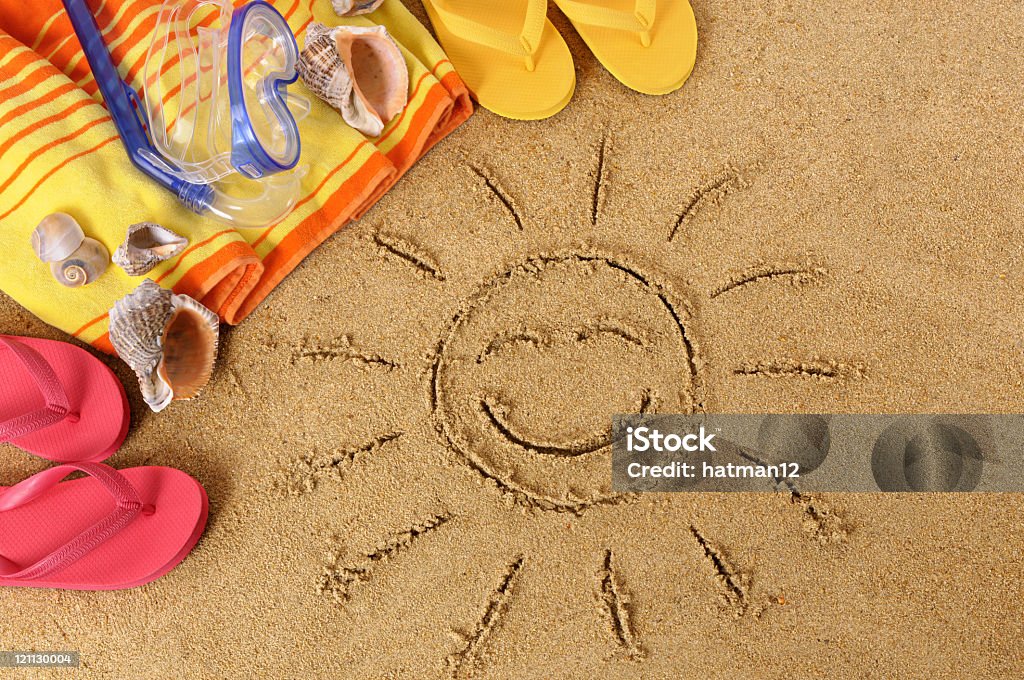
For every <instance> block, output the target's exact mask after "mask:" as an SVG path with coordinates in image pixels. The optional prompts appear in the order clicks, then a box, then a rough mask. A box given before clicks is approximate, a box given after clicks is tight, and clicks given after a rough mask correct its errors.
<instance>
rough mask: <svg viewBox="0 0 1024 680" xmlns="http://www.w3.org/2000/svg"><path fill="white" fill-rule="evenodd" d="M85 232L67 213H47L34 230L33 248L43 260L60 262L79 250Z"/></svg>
mask: <svg viewBox="0 0 1024 680" xmlns="http://www.w3.org/2000/svg"><path fill="white" fill-rule="evenodd" d="M84 240H85V232H84V231H82V227H81V226H79V224H78V222H76V221H75V218H74V217H72V216H71V215H68V214H67V213H62V212H57V213H53V214H52V215H47V216H46V217H44V218H43V219H42V221H41V222H40V223H39V225H38V226H37V227H36V228H35V230H34V231H33V232H32V250H34V251H35V252H36V257H38V258H39V259H40V260H42V261H43V262H60V261H61V260H63V259H64V258H66V257H67V256H69V255H71V253H73V252H75V251H76V250H78V247H79V246H80V245H82V241H84Z"/></svg>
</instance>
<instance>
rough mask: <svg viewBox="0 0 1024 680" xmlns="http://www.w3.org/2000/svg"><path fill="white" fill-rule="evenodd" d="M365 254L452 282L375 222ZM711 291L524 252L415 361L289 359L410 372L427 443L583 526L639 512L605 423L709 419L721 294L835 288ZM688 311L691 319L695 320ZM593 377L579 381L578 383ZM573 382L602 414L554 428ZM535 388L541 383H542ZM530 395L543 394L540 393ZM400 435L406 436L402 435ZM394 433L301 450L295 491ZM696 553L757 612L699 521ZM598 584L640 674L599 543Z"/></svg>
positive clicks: (813, 530)
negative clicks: (711, 347)
mask: <svg viewBox="0 0 1024 680" xmlns="http://www.w3.org/2000/svg"><path fill="white" fill-rule="evenodd" d="M613 153H614V147H613V145H612V139H611V136H610V135H608V134H605V136H604V137H603V138H602V139H601V140H600V142H599V144H598V151H597V154H596V158H595V172H594V178H595V179H594V184H593V187H592V191H591V193H590V195H589V196H588V197H587V200H588V203H589V210H588V217H589V221H590V223H591V226H592V227H597V226H599V225H600V224H601V223H602V220H603V219H604V214H605V212H606V211H607V210H608V205H609V194H610V185H611V183H612V179H613V177H612V171H611V168H612V155H613ZM467 168H468V172H467V173H466V178H467V181H475V182H478V183H482V185H483V187H484V188H485V189H486V192H487V193H486V194H484V195H485V196H486V200H489V201H492V202H494V203H495V205H496V206H497V207H498V208H500V210H501V212H502V213H503V214H504V216H505V218H506V219H507V221H508V226H509V231H510V233H511V234H512V235H515V234H522V233H525V232H529V231H530V229H531V222H530V220H529V219H527V218H526V217H525V216H524V215H526V214H527V213H524V211H523V210H522V207H521V204H520V202H519V201H518V199H517V198H516V197H515V195H514V194H513V192H510V191H508V190H507V189H506V188H505V187H504V186H503V183H502V181H501V179H500V177H499V176H498V175H497V174H496V173H495V172H492V171H491V170H490V169H489V168H487V167H486V166H484V165H482V164H478V163H474V162H467ZM756 169H757V167H756V166H745V167H739V166H732V165H730V166H728V167H726V168H724V169H723V170H721V171H720V172H719V173H717V174H716V175H715V176H713V177H711V178H710V179H708V180H707V181H705V182H703V183H702V184H700V185H699V186H698V187H697V188H695V189H694V190H693V191H692V193H691V194H690V196H689V198H687V199H686V200H685V202H684V204H683V205H682V206H681V208H680V211H679V212H678V213H677V214H676V215H675V216H674V217H673V218H672V220H671V222H670V223H669V224H667V228H666V230H665V231H663V232H662V237H661V238H662V239H663V241H662V243H661V244H660V245H661V246H669V247H671V245H672V244H674V243H675V244H678V243H680V242H681V241H682V240H684V239H685V238H686V235H687V234H688V233H689V232H690V230H692V229H695V228H696V227H698V226H699V225H701V224H702V222H701V219H702V216H703V215H704V214H705V213H707V212H709V211H712V210H714V209H715V208H716V207H717V206H718V205H719V204H720V203H721V202H722V201H724V200H726V199H727V198H728V197H729V196H731V195H733V194H735V193H736V192H739V191H743V190H746V189H749V188H750V187H751V186H753V184H754V180H753V175H754V172H755V171H756ZM366 240H367V243H369V244H370V246H371V247H372V248H373V249H375V250H376V251H377V253H378V255H380V256H381V257H383V258H384V259H386V260H388V261H389V262H392V263H393V266H395V267H404V268H407V269H410V270H412V271H414V272H415V273H416V274H417V275H418V276H420V277H421V278H422V279H423V280H424V282H425V283H429V284H430V285H431V286H447V285H455V284H454V283H453V282H452V279H451V277H449V276H448V275H447V273H446V272H445V267H444V263H443V260H442V259H439V258H438V257H437V256H436V255H435V254H434V253H433V252H431V249H430V248H426V247H423V246H421V245H419V244H416V243H412V242H409V241H408V240H406V239H405V238H403V237H400V236H398V235H396V234H393V233H391V232H390V231H388V230H387V229H386V228H380V229H378V230H377V231H375V233H373V234H372V235H371V236H369V237H368V238H367V239H366ZM720 280H721V281H723V282H722V283H721V284H720V285H718V286H715V287H713V288H711V289H710V290H706V291H704V292H701V291H694V290H684V289H681V288H680V287H679V286H678V285H676V284H673V283H672V277H671V276H670V275H668V274H666V273H663V272H659V271H656V270H653V269H650V267H649V265H643V264H640V263H637V262H634V261H633V260H632V259H631V258H630V257H629V256H627V255H625V254H623V253H620V252H609V251H602V250H600V249H596V248H595V249H591V248H582V247H580V248H574V249H565V248H555V249H552V250H551V251H549V252H535V253H534V254H533V255H530V256H528V257H526V258H524V259H523V260H522V261H520V262H519V263H518V264H515V265H514V266H511V267H508V266H503V267H500V268H499V269H498V271H495V272H494V273H493V274H492V275H491V276H489V277H487V278H486V279H485V280H483V281H482V282H481V283H479V284H478V285H477V286H476V288H475V290H472V291H471V292H469V293H468V294H466V295H465V296H464V297H462V302H461V304H459V305H458V307H457V309H456V311H455V312H454V314H452V315H451V317H450V318H448V319H447V320H445V321H444V322H443V323H442V324H441V330H440V333H439V336H438V339H437V342H436V344H435V345H434V348H433V351H432V353H431V355H430V356H429V357H428V358H427V360H426V365H425V366H426V367H425V369H424V368H423V367H415V366H412V365H408V364H406V363H403V362H402V361H398V360H394V359H391V358H388V357H387V356H386V353H383V352H376V351H373V350H368V349H366V348H361V347H356V346H355V345H354V344H353V343H352V342H351V341H350V339H349V337H348V336H340V337H339V338H338V339H336V340H335V341H332V342H330V343H328V344H326V345H313V344H310V343H309V342H308V341H307V342H304V343H303V345H302V346H301V347H298V348H296V351H295V353H294V355H293V359H292V361H293V363H295V362H299V361H309V362H316V363H323V364H326V363H330V362H334V361H344V362H349V363H354V364H356V365H358V366H360V367H362V368H364V369H366V370H378V371H388V372H390V371H406V370H410V369H415V370H420V371H422V374H423V375H424V376H425V377H424V380H425V382H426V385H425V390H426V394H427V395H428V399H429V409H430V413H431V416H430V419H431V422H430V426H432V430H433V432H434V439H435V440H436V441H438V442H439V443H440V444H441V446H442V447H443V448H444V449H445V450H447V451H450V452H451V453H452V454H453V456H454V458H455V459H457V460H458V461H460V462H461V463H462V464H464V465H465V466H467V467H468V468H469V469H470V470H472V471H473V472H474V473H475V474H477V475H479V476H480V477H482V478H483V480H484V482H485V483H486V484H487V485H489V486H490V487H491V488H492V489H493V490H494V492H495V493H499V494H503V495H505V496H506V497H508V498H510V499H511V502H512V503H513V504H514V505H517V506H519V507H520V508H522V509H526V510H527V511H536V512H540V513H569V514H570V515H576V516H579V517H582V516H584V515H585V514H586V513H587V512H589V511H590V510H592V509H595V508H599V507H605V508H612V506H616V505H620V504H629V503H634V502H636V501H637V500H638V497H637V496H636V495H634V494H621V493H615V492H613V491H612V489H611V479H610V477H611V475H610V474H609V469H610V456H611V453H610V449H611V443H612V442H611V434H610V430H611V428H610V416H611V415H612V414H614V413H659V412H660V413H699V412H705V411H707V410H709V403H710V402H711V401H712V399H713V396H714V395H713V390H711V389H710V388H709V386H708V378H707V373H708V364H707V361H706V360H705V358H704V355H703V353H702V351H701V347H702V344H703V343H704V342H707V340H706V339H705V338H703V337H702V335H701V324H700V316H699V315H700V314H707V313H708V311H709V310H711V311H712V312H713V306H714V305H715V304H716V302H717V300H719V299H720V298H725V297H728V296H734V295H742V294H743V292H744V291H745V290H747V289H750V288H753V287H760V286H783V285H788V286H792V287H795V288H796V289H797V292H799V291H800V290H802V289H803V288H806V287H809V286H819V285H822V284H824V283H826V282H827V281H828V280H829V271H828V268H827V267H826V266H823V265H821V264H818V263H813V262H800V261H785V262H758V263H753V264H751V265H750V266H748V267H746V268H744V269H742V270H740V271H736V272H725V273H723V275H722V276H721V277H720ZM698 310H699V312H698ZM594 347H600V348H602V350H603V351H605V352H608V353H611V354H612V355H613V356H614V357H615V359H616V365H618V366H628V367H629V370H628V371H626V370H624V371H621V372H620V373H619V374H617V375H615V376H611V377H609V376H597V375H590V374H587V371H588V364H587V362H586V361H585V360H584V359H585V355H586V352H587V351H588V350H591V349H593V348H594ZM726 369H727V370H726V374H727V375H730V376H734V377H735V379H742V380H758V379H781V380H802V379H815V380H820V381H825V382H827V383H829V384H835V383H843V382H845V381H848V380H857V379H863V378H864V377H866V375H867V369H866V367H865V366H864V364H862V363H860V362H858V361H856V360H854V359H836V358H827V357H821V356H817V355H812V356H806V357H797V356H782V357H754V358H746V359H743V358H738V359H737V360H736V362H735V365H733V366H729V367H726ZM581 373H583V374H587V375H586V377H587V382H586V383H581V382H580V381H579V380H577V378H578V376H579V375H580V374H581ZM581 384H584V385H593V389H594V390H596V392H595V394H598V397H599V398H598V401H599V402H600V403H603V404H605V406H604V407H603V408H602V409H601V412H599V413H594V414H591V416H590V417H578V418H574V419H569V420H570V421H571V422H569V423H567V424H565V425H564V426H561V427H560V426H558V425H557V423H558V422H559V421H560V420H561V419H562V418H561V416H562V413H563V409H561V408H560V404H562V403H565V402H566V401H572V400H573V399H575V398H576V397H577V392H576V391H578V390H580V389H582V388H581ZM541 388H543V389H541ZM538 393H542V394H543V395H544V396H543V397H538V396H537V395H538ZM403 429H404V428H403ZM399 437H400V433H395V432H384V433H381V434H380V435H379V437H377V438H376V439H374V440H372V441H370V442H362V443H357V444H354V445H352V446H345V447H342V448H340V449H338V450H337V451H335V452H330V453H326V454H315V455H309V456H306V457H305V458H304V459H302V460H301V461H300V462H299V464H297V465H296V466H293V469H292V470H291V472H290V474H291V475H292V479H291V482H290V485H291V487H292V488H293V489H298V492H299V493H305V492H308V491H311V490H312V489H314V488H315V487H316V485H317V482H318V481H319V480H320V479H321V478H323V477H325V476H328V475H330V476H334V477H340V476H342V475H341V471H342V470H344V469H347V468H348V467H351V466H352V465H355V464H358V462H359V461H360V460H362V459H364V458H366V457H368V456H377V455H391V453H390V452H391V450H392V447H395V446H400V441H399ZM787 491H788V494H789V497H790V500H791V501H792V505H793V506H794V507H795V508H797V509H798V511H799V512H801V513H803V518H804V525H805V529H806V530H807V533H809V534H811V535H812V536H813V537H814V538H816V539H817V540H818V541H819V542H821V543H822V544H828V543H832V542H836V541H839V540H841V538H842V536H844V535H845V528H844V527H843V526H842V520H841V518H839V517H838V516H836V515H835V514H834V513H831V512H830V511H829V509H828V508H827V507H826V506H825V505H824V503H823V502H822V501H821V500H820V499H818V498H812V497H810V496H808V495H806V494H802V493H801V492H800V490H799V489H798V488H797V487H796V486H795V485H793V484H788V485H787ZM457 523H458V517H457V516H456V515H453V514H449V513H442V514H437V515H433V516H430V517H427V518H424V519H423V520H422V521H421V522H419V523H418V524H416V525H415V526H412V527H409V528H408V530H406V531H402V532H399V533H397V534H394V535H392V536H390V537H389V538H387V539H385V540H383V541H382V542H381V544H380V546H378V548H377V549H375V550H373V551H371V552H369V553H366V554H361V553H360V554H356V555H346V554H341V553H338V554H333V555H332V557H331V560H330V563H329V564H328V565H327V566H326V568H325V570H324V573H323V576H322V578H321V581H320V586H319V587H320V590H321V592H323V593H325V594H328V595H330V596H331V597H332V598H333V599H334V600H335V601H336V602H338V603H340V604H344V603H345V602H346V601H347V600H348V599H349V598H350V597H352V596H353V592H354V587H355V586H357V585H358V584H359V583H361V582H364V581H367V580H369V579H371V578H373V574H374V571H375V570H376V569H377V568H379V567H381V566H384V565H386V564H388V563H389V562H391V561H392V560H398V559H402V554H403V553H405V552H407V551H413V550H416V549H417V546H418V545H419V543H420V541H421V540H422V539H423V538H425V537H426V536H427V535H429V534H432V532H435V531H444V530H445V529H447V528H448V527H449V525H455V524H457ZM689 526H690V531H691V534H692V537H693V540H694V550H695V553H694V555H695V559H703V560H705V561H707V563H708V564H710V565H711V569H712V572H713V576H714V578H715V579H716V581H717V582H718V583H719V585H720V591H721V593H720V594H721V598H722V601H723V603H724V605H723V608H724V609H725V610H727V611H729V612H732V613H733V614H734V615H736V616H741V615H743V614H744V613H745V612H747V611H748V609H750V608H751V601H752V597H753V594H752V592H751V586H750V580H749V577H748V575H747V574H746V573H744V572H740V571H738V570H737V569H736V568H735V567H734V566H732V565H731V563H730V562H729V561H728V560H727V558H726V556H725V553H724V552H723V551H722V549H721V548H720V547H719V546H718V545H717V544H716V543H715V541H714V540H713V539H712V538H709V537H706V536H705V534H704V533H703V531H702V530H700V529H698V528H697V526H696V525H695V524H693V523H691V524H690V525H689ZM599 549H600V551H601V554H603V556H604V558H603V561H602V564H601V568H600V571H599V578H598V579H597V584H596V586H595V589H594V592H595V595H594V597H595V600H596V601H597V602H598V603H599V607H598V609H599V610H600V611H602V612H603V613H604V614H603V617H604V618H605V619H606V623H607V624H608V628H609V631H610V642H611V643H612V644H613V645H614V646H615V648H616V649H617V650H618V651H619V652H620V653H621V654H622V655H623V656H624V657H625V658H628V659H630V660H633V661H637V662H640V661H641V660H642V659H643V658H644V657H645V654H646V653H647V652H646V650H645V648H644V645H643V641H642V639H641V633H640V632H639V631H640V630H641V629H642V627H641V626H638V625H637V620H638V617H639V615H638V613H637V612H636V611H635V610H634V609H633V607H632V605H631V604H630V602H629V588H628V575H626V574H624V573H623V570H622V569H621V567H620V566H619V563H618V560H617V558H616V555H617V554H618V551H616V550H614V549H613V548H612V547H609V546H599ZM510 550H512V552H510V554H509V556H508V560H507V565H508V568H507V570H506V571H505V573H504V574H503V575H501V576H500V578H495V583H494V586H495V590H494V591H493V592H491V593H490V595H488V596H486V597H485V598H484V599H483V600H481V602H480V612H481V614H480V618H479V619H478V620H477V621H476V622H463V623H466V624H467V625H462V624H458V625H457V624H454V623H453V628H454V629H457V630H460V631H469V632H468V633H464V634H463V633H460V638H459V639H460V640H461V641H462V642H461V644H460V646H459V648H458V649H455V650H453V651H452V653H451V654H450V656H448V658H447V659H446V661H445V667H446V669H447V672H448V674H449V675H450V676H451V677H456V678H457V677H466V676H470V675H472V674H473V672H474V669H476V668H477V667H479V666H480V665H481V664H482V663H483V662H484V659H485V658H486V655H485V654H484V653H483V650H484V648H485V647H486V646H487V645H488V644H489V641H490V640H491V639H492V638H493V637H494V636H495V635H497V634H498V631H499V629H500V628H501V626H502V625H503V622H504V620H505V619H506V614H507V612H508V610H509V608H510V607H514V606H515V597H516V596H515V593H516V591H517V589H518V586H519V584H520V582H522V581H523V580H524V579H528V578H530V566H529V565H530V564H531V556H530V554H528V553H526V554H523V553H520V552H516V551H514V550H513V549H511V548H510Z"/></svg>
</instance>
